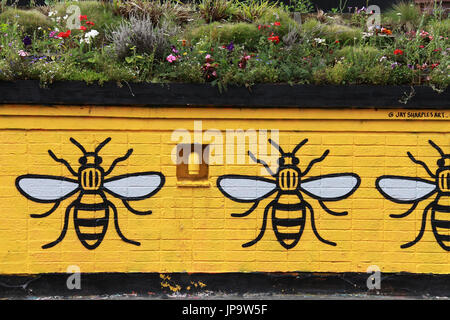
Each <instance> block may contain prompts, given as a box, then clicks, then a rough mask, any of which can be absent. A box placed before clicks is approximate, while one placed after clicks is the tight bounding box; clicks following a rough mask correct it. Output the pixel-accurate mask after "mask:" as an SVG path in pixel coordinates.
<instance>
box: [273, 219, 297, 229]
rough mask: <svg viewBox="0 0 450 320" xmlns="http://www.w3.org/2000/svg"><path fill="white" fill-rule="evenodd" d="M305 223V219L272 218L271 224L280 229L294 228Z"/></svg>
mask: <svg viewBox="0 0 450 320" xmlns="http://www.w3.org/2000/svg"><path fill="white" fill-rule="evenodd" d="M304 221H305V218H295V219H278V218H273V224H275V225H277V226H282V227H294V226H299V225H302V224H303V223H304Z"/></svg>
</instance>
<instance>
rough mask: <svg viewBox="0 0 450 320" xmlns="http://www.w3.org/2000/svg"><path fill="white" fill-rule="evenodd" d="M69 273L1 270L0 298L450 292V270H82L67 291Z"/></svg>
mask: <svg viewBox="0 0 450 320" xmlns="http://www.w3.org/2000/svg"><path fill="white" fill-rule="evenodd" d="M71 275H72V274H40V275H32V276H27V275H20V276H19V275H3V276H0V298H19V299H23V298H25V299H27V298H39V297H41V298H46V297H58V298H62V299H63V298H64V297H74V296H76V297H86V298H89V297H116V298H119V299H120V298H121V297H122V298H125V299H126V298H129V299H131V298H133V299H134V298H138V299H145V298H156V299H158V298H159V299H165V298H171V297H175V298H177V297H180V298H189V297H196V298H208V297H209V298H219V299H221V298H222V299H234V298H236V299H242V298H245V297H247V298H249V299H258V297H260V299H272V298H275V299H276V297H279V298H280V297H290V298H292V299H297V298H301V297H304V298H305V297H314V296H327V295H333V296H332V297H335V298H336V297H337V298H338V299H339V296H341V297H343V298H345V297H347V298H352V295H353V296H354V297H360V298H361V297H373V298H376V297H378V298H379V297H381V296H396V297H403V298H408V297H410V298H417V297H422V298H427V297H450V275H434V274H410V273H398V274H381V289H379V290H377V289H374V290H369V289H368V288H367V279H368V277H369V276H370V274H368V273H341V274H325V273H303V272H301V273H295V272H292V273H213V274H208V273H202V274H199V273H193V274H188V273H168V274H159V273H90V274H81V275H80V279H81V282H80V283H81V289H80V290H69V289H68V288H67V280H68V278H69V277H70V276H71ZM72 279H73V278H72ZM332 297H331V298H332Z"/></svg>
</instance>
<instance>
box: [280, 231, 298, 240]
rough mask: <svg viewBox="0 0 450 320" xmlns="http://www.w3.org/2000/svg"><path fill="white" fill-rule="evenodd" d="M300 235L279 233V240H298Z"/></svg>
mask: <svg viewBox="0 0 450 320" xmlns="http://www.w3.org/2000/svg"><path fill="white" fill-rule="evenodd" d="M298 235H299V233H298V232H297V233H280V232H279V233H278V234H277V238H278V239H281V240H297V239H298Z"/></svg>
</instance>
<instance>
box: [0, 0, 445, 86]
mask: <svg viewBox="0 0 450 320" xmlns="http://www.w3.org/2000/svg"><path fill="white" fill-rule="evenodd" d="M293 3H294V5H293V6H291V7H285V6H282V5H278V4H270V3H269V2H264V1H259V2H258V1H249V2H240V3H238V2H234V1H232V0H204V1H203V2H202V3H200V4H193V3H186V4H180V3H178V2H171V1H164V2H162V3H159V2H149V1H143V0H131V1H126V2H121V1H116V2H114V3H113V4H105V3H102V2H95V1H80V2H73V3H72V2H62V3H57V4H55V5H51V6H44V7H38V8H34V9H29V10H19V9H15V8H2V13H1V14H0V35H1V37H0V49H1V50H0V58H1V59H0V80H3V81H11V80H39V81H40V83H41V85H48V84H50V83H53V82H55V81H85V82H87V83H93V82H98V83H100V84H101V83H103V82H107V81H119V82H123V83H127V84H128V86H129V84H130V83H132V82H151V83H174V82H182V83H196V84H199V83H211V84H212V85H216V86H218V87H219V89H225V88H227V87H229V86H230V85H237V86H246V87H248V86H252V85H254V84H258V83H288V84H308V85H363V84H365V85H380V86H383V85H428V86H431V87H432V88H433V89H434V90H435V91H438V92H442V91H444V90H445V89H446V88H447V86H448V83H449V72H448V71H449V68H450V64H449V61H450V59H449V54H450V42H449V40H448V35H449V33H450V32H449V30H450V22H449V20H448V19H447V18H446V13H445V11H443V10H441V11H440V10H434V12H433V13H424V14H422V13H421V12H420V10H419V9H418V8H417V7H415V6H414V5H412V4H411V5H410V4H400V5H396V6H394V8H393V9H391V10H390V11H388V12H386V13H383V14H381V22H380V23H379V24H378V23H375V22H374V21H375V20H374V19H373V18H374V13H373V12H368V10H367V9H366V8H346V9H345V11H346V14H333V15H330V14H327V13H323V12H321V11H320V12H318V13H308V12H309V11H310V9H311V6H308V2H307V1H305V0H301V1H300V0H299V1H295V2H293ZM292 11H294V12H292ZM341 11H342V10H341ZM296 12H297V13H299V12H300V13H303V14H302V15H298V14H295V13H296ZM300 20H301V21H300Z"/></svg>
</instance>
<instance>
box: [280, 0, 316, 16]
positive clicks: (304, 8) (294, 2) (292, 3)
mask: <svg viewBox="0 0 450 320" xmlns="http://www.w3.org/2000/svg"><path fill="white" fill-rule="evenodd" d="M280 6H281V7H283V8H284V9H285V10H286V11H292V12H299V13H310V12H313V10H314V5H313V3H312V2H311V1H310V0H289V3H288V4H283V3H280Z"/></svg>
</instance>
